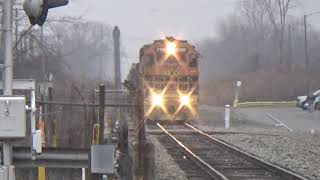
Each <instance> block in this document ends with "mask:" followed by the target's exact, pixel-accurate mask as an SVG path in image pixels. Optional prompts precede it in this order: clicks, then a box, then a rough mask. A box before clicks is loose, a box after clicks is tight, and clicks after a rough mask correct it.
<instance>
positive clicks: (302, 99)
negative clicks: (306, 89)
mask: <svg viewBox="0 0 320 180" xmlns="http://www.w3.org/2000/svg"><path fill="white" fill-rule="evenodd" d="M317 97H320V89H319V90H317V91H315V92H314V93H312V94H311V95H309V96H298V97H297V104H296V106H297V107H299V108H302V109H303V110H308V109H309V106H310V104H312V103H314V102H315V101H316V98H317Z"/></svg>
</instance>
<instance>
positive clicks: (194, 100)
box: [129, 37, 200, 123]
mask: <svg viewBox="0 0 320 180" xmlns="http://www.w3.org/2000/svg"><path fill="white" fill-rule="evenodd" d="M199 59H200V54H199V53H198V52H197V51H196V49H195V47H194V46H193V45H192V44H190V43H188V42H187V41H185V40H178V39H176V38H174V37H166V38H165V39H161V40H156V41H154V42H153V43H152V44H148V45H145V46H143V47H142V48H141V50H140V61H139V63H137V64H133V66H132V68H131V71H130V73H129V77H130V79H131V80H132V81H134V82H138V81H139V82H140V83H138V84H137V86H138V88H139V89H141V90H142V92H143V93H142V101H143V111H144V118H145V120H146V122H147V123H154V122H160V123H161V122H173V123H181V122H185V121H192V120H194V119H196V118H197V116H198V104H199Z"/></svg>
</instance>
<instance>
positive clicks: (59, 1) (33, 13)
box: [23, 0, 69, 26]
mask: <svg viewBox="0 0 320 180" xmlns="http://www.w3.org/2000/svg"><path fill="white" fill-rule="evenodd" d="M68 3H69V0H24V2H23V9H24V11H25V12H26V14H27V16H28V18H29V20H30V23H31V24H32V25H36V24H38V25H39V26H42V25H43V24H44V22H45V21H46V19H47V15H48V11H49V9H52V8H56V7H60V6H65V5H67V4H68Z"/></svg>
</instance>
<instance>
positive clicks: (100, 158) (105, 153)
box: [91, 145, 114, 174]
mask: <svg viewBox="0 0 320 180" xmlns="http://www.w3.org/2000/svg"><path fill="white" fill-rule="evenodd" d="M91 172H92V173H97V174H113V173H114V146H113V145H92V146H91Z"/></svg>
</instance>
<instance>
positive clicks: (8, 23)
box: [3, 0, 15, 180]
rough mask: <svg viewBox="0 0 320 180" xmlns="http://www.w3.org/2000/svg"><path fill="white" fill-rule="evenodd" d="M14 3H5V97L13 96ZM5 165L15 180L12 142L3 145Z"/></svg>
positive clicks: (9, 1) (9, 176) (11, 178)
mask: <svg viewBox="0 0 320 180" xmlns="http://www.w3.org/2000/svg"><path fill="white" fill-rule="evenodd" d="M12 12H13V1H12V0H5V1H3V29H4V65H5V67H4V95H6V96H10V95H12V79H13V67H12V65H13V63H12V47H13V42H12V41H13V32H12V28H13V23H12ZM3 165H4V166H5V167H6V169H7V170H8V180H14V179H15V175H14V167H13V166H12V144H11V143H10V141H5V142H4V143H3Z"/></svg>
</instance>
